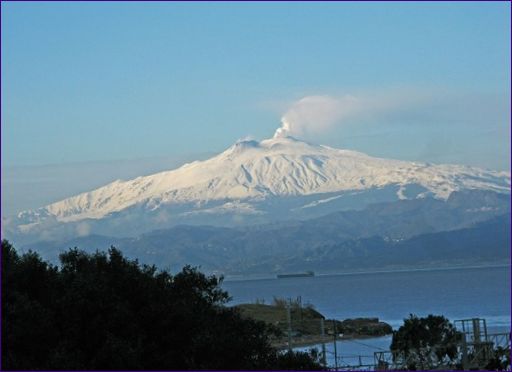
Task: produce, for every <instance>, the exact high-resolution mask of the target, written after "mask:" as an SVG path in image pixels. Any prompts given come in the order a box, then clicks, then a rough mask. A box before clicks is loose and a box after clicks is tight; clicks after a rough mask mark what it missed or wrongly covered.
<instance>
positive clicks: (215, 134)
mask: <svg viewBox="0 0 512 372" xmlns="http://www.w3.org/2000/svg"><path fill="white" fill-rule="evenodd" d="M1 8H2V39H1V42H2V87H1V88H2V118H1V119H2V168H5V167H16V166H38V165H43V164H57V165H58V164H65V163H74V162H102V161H104V162H111V161H114V160H119V159H137V158H149V157H169V156H171V157H172V156H188V155H190V154H196V153H210V152H217V151H221V150H223V149H224V148H226V147H228V146H229V145H231V144H232V143H233V142H234V141H236V140H237V139H238V138H241V137H244V136H247V135H251V136H254V137H255V138H257V139H263V138H268V137H271V136H272V135H273V133H274V131H275V129H276V128H277V127H279V125H280V123H279V121H280V118H281V116H282V114H283V113H284V112H285V111H286V110H287V108H288V107H289V106H290V105H291V104H292V103H293V102H294V101H295V100H298V99H300V98H302V97H304V96H308V95H328V96H332V97H342V96H345V95H351V96H355V97H357V98H360V97H363V98H364V99H365V97H373V98H372V99H373V100H389V99H390V100H391V101H392V104H391V105H389V106H390V107H387V108H386V109H385V110H376V111H375V112H373V111H372V112H371V115H363V116H357V115H356V116H354V117H352V118H350V119H349V120H347V121H345V122H343V123H341V124H340V125H334V126H332V127H331V128H330V130H329V131H324V132H322V133H313V134H312V135H311V136H310V137H311V138H305V139H307V140H314V141H317V142H322V143H326V144H329V145H332V146H336V147H344V148H350V149H355V150H360V151H363V152H367V153H369V154H371V155H375V156H385V157H393V158H400V159H404V160H422V161H432V162H455V163H465V164H472V165H477V166H484V167H487V168H496V169H508V168H509V167H510V156H509V153H510V4H509V3H508V2H494V3H489V2H487V3H484V2H481V3H460V2H457V3H364V4H361V3H312V2H310V3H236V4H233V3H213V4H212V3H99V2H95V3H83V2H82V3H58V2H56V3H30V2H23V3H15V2H13V3H5V2H4V3H2V5H1ZM390 97H391V98H390ZM410 97H416V98H415V99H412V100H411V99H410ZM370 111H371V110H370Z"/></svg>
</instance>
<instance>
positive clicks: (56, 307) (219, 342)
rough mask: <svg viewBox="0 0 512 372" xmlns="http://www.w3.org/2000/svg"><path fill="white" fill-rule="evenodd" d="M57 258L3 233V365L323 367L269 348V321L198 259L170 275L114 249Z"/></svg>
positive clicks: (311, 357) (24, 367)
mask: <svg viewBox="0 0 512 372" xmlns="http://www.w3.org/2000/svg"><path fill="white" fill-rule="evenodd" d="M60 262H61V265H60V267H55V266H51V265H49V264H48V263H46V262H44V261H42V260H41V258H40V257H39V256H38V255H37V254H35V253H32V252H29V253H27V254H24V255H22V256H19V255H18V254H17V252H16V251H15V249H14V248H13V246H12V245H11V244H10V243H9V242H7V241H5V240H4V241H2V369H4V370H33V369H48V370H57V369H60V370H77V369H81V370H98V369H101V370H105V369H125V370H126V369H131V370H141V369H146V370H162V369H166V370H169V369H288V368H290V369H310V370H311V369H321V366H320V365H319V363H318V358H316V356H315V355H314V354H313V355H312V354H308V353H286V354H282V353H279V352H277V351H276V350H275V349H273V348H272V347H271V345H270V342H269V336H270V332H271V331H270V330H269V328H268V327H267V326H266V325H265V324H264V323H262V322H257V321H254V320H251V319H246V318H243V317H242V316H241V315H240V313H239V312H238V311H237V310H236V309H234V308H230V307H226V306H225V303H226V302H227V300H228V299H229V296H228V294H227V293H226V292H225V291H223V290H222V289H221V288H220V286H219V285H220V282H221V279H218V278H216V277H213V276H211V277H208V276H205V275H204V274H202V273H201V272H199V271H198V270H197V269H195V268H192V267H189V266H186V267H184V268H183V270H182V271H181V272H179V273H177V274H176V275H171V274H170V273H169V272H166V271H158V270H157V268H156V267H155V266H147V265H140V264H139V263H138V262H137V261H131V260H128V259H126V258H125V257H123V255H122V254H121V252H120V251H119V250H117V249H115V248H111V249H110V250H109V251H108V253H101V252H96V253H95V254H87V253H85V252H83V251H80V250H77V249H72V250H70V251H68V252H66V253H64V254H61V256H60Z"/></svg>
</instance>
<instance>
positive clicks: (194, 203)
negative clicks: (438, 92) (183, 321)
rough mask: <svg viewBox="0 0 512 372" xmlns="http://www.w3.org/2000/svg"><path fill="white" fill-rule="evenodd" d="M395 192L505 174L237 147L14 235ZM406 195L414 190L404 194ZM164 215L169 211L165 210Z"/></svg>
mask: <svg viewBox="0 0 512 372" xmlns="http://www.w3.org/2000/svg"><path fill="white" fill-rule="evenodd" d="M390 185H394V187H395V189H394V190H395V191H393V192H394V194H395V197H396V199H404V198H417V197H425V196H428V195H430V196H433V197H435V198H438V199H446V198H448V197H449V195H450V194H451V193H452V192H454V191H459V190H464V189H482V190H490V191H496V192H504V193H508V192H510V173H508V172H495V171H489V170H482V169H477V168H472V167H467V166H458V165H432V164H425V163H415V162H406V161H399V160H388V159H380V158H375V157H370V156H368V155H365V154H363V153H360V152H355V151H349V150H339V149H334V148H330V147H327V146H319V145H313V144H309V143H306V142H302V141H299V140H296V139H294V138H291V137H277V138H272V139H267V140H263V141H261V142H257V141H239V142H237V143H235V144H234V145H233V146H231V147H230V148H228V149H227V150H226V151H224V152H222V153H221V154H219V155H217V156H215V157H213V158H211V159H208V160H206V161H196V162H193V163H189V164H185V165H183V166H182V167H180V168H178V169H175V170H171V171H166V172H161V173H157V174H154V175H150V176H146V177H138V178H135V179H133V180H128V181H121V180H118V181H115V182H112V183H110V184H108V185H106V186H104V187H101V188H99V189H96V190H93V191H90V192H86V193H83V194H80V195H77V196H74V197H71V198H68V199H65V200H62V201H59V202H56V203H53V204H50V205H48V206H47V207H44V208H41V209H38V210H35V211H25V212H21V213H20V214H19V215H18V216H17V218H16V220H17V226H18V228H19V229H20V231H21V230H30V229H31V228H32V227H33V226H35V225H38V224H39V223H41V222H42V221H44V220H48V219H51V220H52V221H54V222H59V223H62V222H77V221H82V220H86V219H87V220H90V219H93V220H97V219H103V218H105V217H108V216H111V215H119V214H120V213H123V211H130V210H134V208H135V209H136V210H137V213H140V212H141V211H145V212H147V213H154V212H155V211H158V210H159V209H160V208H167V209H166V210H170V211H171V212H170V213H172V207H173V206H180V205H181V206H183V205H187V207H186V208H185V209H183V208H181V209H180V208H177V209H176V211H177V212H176V213H180V214H181V215H183V216H191V215H194V214H196V213H203V214H204V213H206V214H216V213H226V212H233V213H240V214H258V213H265V211H264V208H263V209H262V208H261V205H262V203H264V202H265V201H266V200H271V199H272V200H275V198H281V197H288V198H290V197H297V196H312V195H315V196H316V197H315V198H313V199H311V198H310V199H308V202H307V203H306V202H304V205H302V206H298V207H297V206H295V207H294V208H295V209H297V208H299V209H300V208H311V207H314V206H317V205H324V204H326V203H332V202H333V201H334V200H336V199H337V198H340V197H341V196H346V195H349V194H357V193H360V192H364V191H368V190H378V189H383V188H386V187H388V186H390ZM408 190H409V191H410V190H416V191H415V192H413V193H411V192H408ZM169 208H171V209H169Z"/></svg>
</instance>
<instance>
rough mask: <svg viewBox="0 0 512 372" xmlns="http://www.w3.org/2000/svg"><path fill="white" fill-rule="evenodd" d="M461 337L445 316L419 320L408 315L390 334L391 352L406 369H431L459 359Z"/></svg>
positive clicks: (430, 316)
mask: <svg viewBox="0 0 512 372" xmlns="http://www.w3.org/2000/svg"><path fill="white" fill-rule="evenodd" d="M459 339H460V334H459V333H458V332H457V330H456V329H455V327H454V326H453V325H452V324H451V323H450V321H449V320H448V319H447V318H445V317H444V316H438V315H429V316H427V317H425V318H418V317H417V316H415V315H412V314H411V315H410V317H409V318H408V319H404V324H403V325H402V326H401V327H400V328H399V329H398V331H394V332H393V340H392V342H391V350H392V351H393V353H394V359H395V360H396V359H399V358H400V359H402V360H403V361H405V364H406V365H407V369H409V370H416V369H431V368H435V367H436V366H439V365H442V364H443V363H451V364H453V361H454V360H455V359H456V358H457V357H458V349H457V342H458V341H459Z"/></svg>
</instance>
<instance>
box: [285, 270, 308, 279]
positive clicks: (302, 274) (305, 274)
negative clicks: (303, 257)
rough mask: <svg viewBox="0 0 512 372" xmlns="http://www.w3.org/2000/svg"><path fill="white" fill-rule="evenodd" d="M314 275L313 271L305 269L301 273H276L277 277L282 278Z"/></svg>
mask: <svg viewBox="0 0 512 372" xmlns="http://www.w3.org/2000/svg"><path fill="white" fill-rule="evenodd" d="M311 276H315V273H314V272H313V271H305V272H303V273H290V274H277V278H278V279H284V278H306V277H311Z"/></svg>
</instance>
